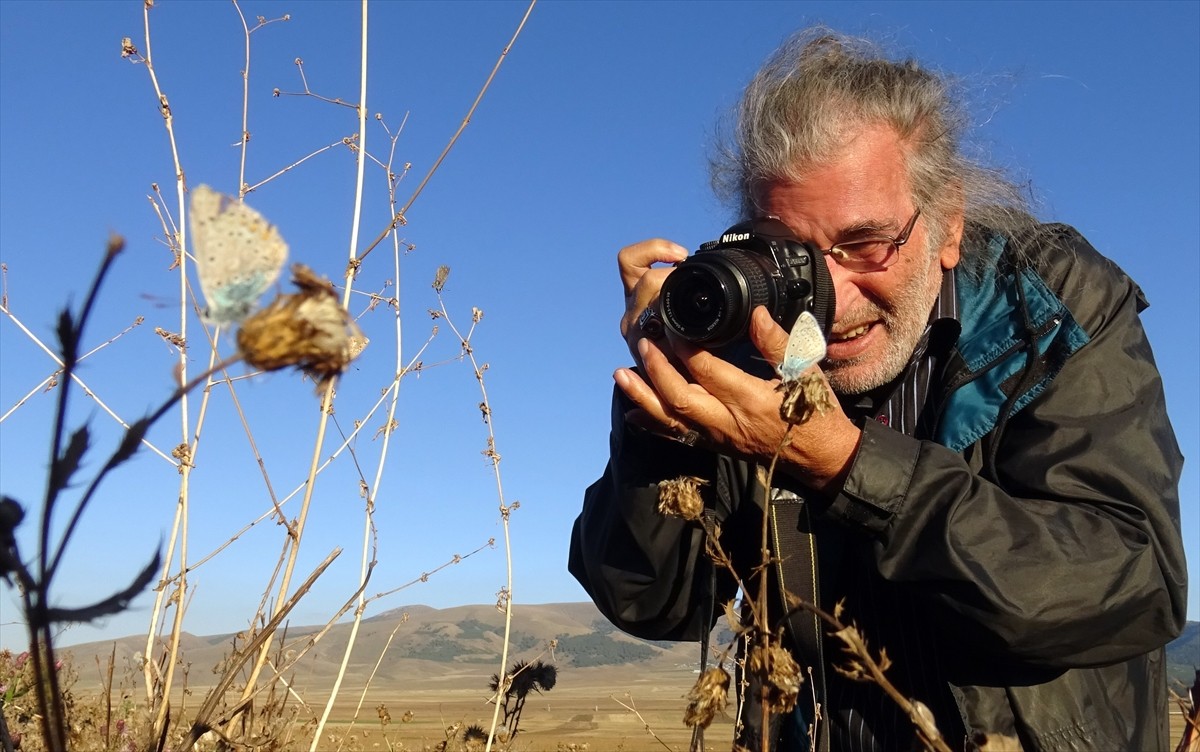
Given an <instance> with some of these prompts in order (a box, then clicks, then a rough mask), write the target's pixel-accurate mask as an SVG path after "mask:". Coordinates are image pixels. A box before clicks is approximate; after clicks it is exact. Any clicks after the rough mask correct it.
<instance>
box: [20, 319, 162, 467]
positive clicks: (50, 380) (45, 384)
mask: <svg viewBox="0 0 1200 752" xmlns="http://www.w3.org/2000/svg"><path fill="white" fill-rule="evenodd" d="M0 313H4V314H5V315H7V316H8V317H9V318H10V319H11V320H12V322H13V323H14V324H16V325H17V327H18V328H20V329H21V331H22V332H24V333H25V334H27V335H29V336H30V337H31V338H32V339H33V340H34V343H35V344H38V345H39V346H41V347H42V349H43V350H44V351H46V352H47V353H48V354H49V355H50V357H51V358H52V359H53V360H54V361H55V363H57V364H58V365H59V369H58V370H56V371H54V372H53V373H51V374H50V375H49V376H47V377H46V378H44V379H42V380H41V382H40V383H38V385H37V386H35V387H34V388H33V389H30V390H29V391H28V392H27V393H26V394H25V396H23V397H21V398H20V399H18V400H17V401H16V403H14V404H13V406H12V407H10V408H9V409H8V411H7V412H6V413H4V414H3V415H0V423H3V422H4V421H5V420H6V419H7V418H8V416H10V415H12V414H13V413H15V412H16V411H17V409H18V408H20V407H21V406H22V405H24V404H25V403H26V402H27V401H29V399H30V398H31V397H33V395H35V394H37V393H38V392H41V391H48V390H49V389H52V388H54V387H55V386H57V385H58V377H59V376H61V375H62V363H61V362H59V360H58V356H57V355H55V354H54V352H53V351H52V350H48V349H47V348H46V347H45V346H44V345H42V343H41V342H40V341H38V339H37V337H36V336H34V335H33V334H32V333H31V332H29V330H28V329H26V328H25V326H24V325H23V324H22V323H21V322H20V321H19V320H18V319H17V317H16V316H14V315H13V314H12V312H11V311H10V310H9V308H8V306H7V305H0ZM143 321H144V319H143V318H142V317H141V316H138V317H137V319H135V320H134V322H133V323H132V324H130V325H129V326H127V327H125V328H124V329H122V330H121V331H120V332H118V333H117V334H115V335H113V336H112V337H109V338H108V339H107V340H105V341H104V342H101V343H100V344H99V345H96V346H95V347H93V348H92V349H91V350H89V351H87V352H86V353H84V354H83V355H80V356H79V361H78V362H80V363H82V362H83V361H85V360H87V359H88V358H89V357H91V356H92V355H94V354H96V353H97V352H99V351H101V350H103V349H104V348H106V347H108V346H109V345H111V344H112V343H114V342H116V341H117V340H119V339H120V338H121V337H124V336H125V335H126V334H129V333H130V332H131V331H133V330H134V329H135V328H136V327H138V326H141V324H142V322H143ZM75 383H76V384H79V386H80V387H82V388H83V391H84V393H85V394H87V395H88V396H89V397H91V398H92V399H95V400H96V402H97V403H98V404H99V405H100V407H101V408H102V409H105V410H107V409H108V408H107V407H106V406H105V405H104V403H103V402H101V401H100V400H99V399H97V398H96V396H95V395H94V394H92V392H91V390H90V389H88V387H87V385H86V384H84V383H83V380H82V379H80V378H79V376H78V375H76V376H75ZM109 414H110V415H111V414H112V413H111V411H109ZM113 417H116V416H115V415H114V416H113ZM117 422H118V423H121V427H122V428H126V429H127V428H129V426H127V425H125V423H124V422H123V421H121V420H120V419H119V418H118V419H117ZM145 444H146V446H148V447H150V448H151V449H153V450H155V451H157V447H155V446H154V445H153V444H151V443H150V442H148V441H147V442H145ZM160 454H161V453H160ZM162 456H163V457H164V458H165V459H169V458H167V457H166V455H162Z"/></svg>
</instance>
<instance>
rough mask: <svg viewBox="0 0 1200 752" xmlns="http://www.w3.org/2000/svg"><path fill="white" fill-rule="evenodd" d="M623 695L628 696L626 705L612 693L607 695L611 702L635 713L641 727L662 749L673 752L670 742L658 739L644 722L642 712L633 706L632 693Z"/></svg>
mask: <svg viewBox="0 0 1200 752" xmlns="http://www.w3.org/2000/svg"><path fill="white" fill-rule="evenodd" d="M625 696H626V697H628V698H629V704H628V705H626V704H625V703H623V702H621V701H620V700H618V699H617V698H616V697H613V696H612V695H609V696H608V699H610V700H612V701H613V702H615V703H616V704H618V705H620V706H621V707H623V708H625V709H626V710H628V711H629V712H631V713H633V714H634V715H636V716H637V719H638V720H639V721H641V722H642V728H644V729H645V730H646V733H647V734H649V735H650V736H652V737H654V741H656V742H658V743H659V744H661V745H662V746H663V748H664V749H667V750H670V751H671V752H675V750H674V749H672V748H671V745H670V744H667V743H666V742H664V741H663V740H662V739H660V738H659V736H658V734H656V733H654V729H652V728H650V724H649V723H647V722H646V719H645V718H643V717H642V714H641V713H639V712H638V709H637V706H635V705H634V704H633V695H630V694H626V695H625Z"/></svg>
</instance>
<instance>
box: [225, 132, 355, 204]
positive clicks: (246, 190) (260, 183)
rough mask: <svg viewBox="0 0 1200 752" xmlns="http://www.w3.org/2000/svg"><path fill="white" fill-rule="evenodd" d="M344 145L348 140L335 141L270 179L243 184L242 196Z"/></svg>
mask: <svg viewBox="0 0 1200 752" xmlns="http://www.w3.org/2000/svg"><path fill="white" fill-rule="evenodd" d="M344 143H346V139H344V138H339V139H338V140H337V141H334V142H333V143H331V144H328V145H326V146H322V147H321V148H320V149H317V150H316V151H314V152H312V153H310V154H308V155H306V156H303V157H300V158H299V159H297V160H296V161H295V162H292V163H291V164H290V165H288V166H287V167H284V168H283V169H281V170H278V171H276V172H275V174H273V175H270V176H268V177H265V178H263V179H262V180H260V181H258V182H257V183H255V184H254V185H246V184H245V183H243V184H242V189H241V190H242V194H243V195H245V194H247V193H253V192H254V191H256V190H258V189H259V188H262V187H263V186H264V185H266V184H267V183H269V182H271V181H272V180H274V179H275V178H277V177H279V176H280V175H283V174H285V173H288V172H291V171H292V170H294V169H296V168H297V167H299V166H300V165H302V164H304V163H305V162H307V161H308V160H310V159H312V158H313V157H315V156H317V155H318V154H321V153H323V152H327V151H329V150H330V149H332V148H333V147H335V146H341V145H342V144H344Z"/></svg>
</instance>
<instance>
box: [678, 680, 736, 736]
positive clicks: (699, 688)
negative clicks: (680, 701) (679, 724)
mask: <svg viewBox="0 0 1200 752" xmlns="http://www.w3.org/2000/svg"><path fill="white" fill-rule="evenodd" d="M728 693H729V672H728V671H726V670H725V669H723V668H721V667H720V666H715V667H713V668H710V669H708V670H707V671H705V672H704V673H703V674H701V675H700V678H699V679H697V680H696V684H695V686H693V687H692V690H691V691H690V692H688V705H687V708H686V709H685V710H684V711H683V723H684V725H687V726H693V727H695V726H699V727H700V728H708V726H709V724H711V723H712V722H713V719H714V718H716V717H717V714H718V713H720V712H722V711H724V710H725V706H726V705H728V704H729V696H728Z"/></svg>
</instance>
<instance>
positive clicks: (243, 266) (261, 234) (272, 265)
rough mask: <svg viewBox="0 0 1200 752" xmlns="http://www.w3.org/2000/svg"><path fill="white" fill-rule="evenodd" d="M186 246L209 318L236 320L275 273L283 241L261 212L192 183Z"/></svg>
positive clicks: (225, 321) (282, 254) (280, 264)
mask: <svg viewBox="0 0 1200 752" xmlns="http://www.w3.org/2000/svg"><path fill="white" fill-rule="evenodd" d="M191 193H192V210H191V228H192V249H193V251H194V255H195V258H196V270H197V274H198V275H199V277H200V289H201V290H202V291H203V292H204V301H205V302H206V303H207V304H208V307H207V308H206V309H205V312H204V315H205V318H207V319H208V320H209V321H211V322H212V323H214V324H230V323H235V322H237V321H241V320H242V319H243V318H245V317H246V316H247V315H248V314H249V313H250V311H252V310H253V309H254V305H255V303H256V302H257V301H258V299H259V297H261V296H262V294H263V293H264V292H266V290H267V288H268V287H270V286H271V285H272V284H274V282H275V280H276V279H278V278H279V272H280V270H281V269H282V268H283V264H284V262H285V261H287V252H288V247H287V243H285V242H284V240H283V237H282V236H281V235H280V234H279V230H278V229H277V228H276V227H275V226H274V225H272V224H271V223H270V222H268V221H267V220H266V219H265V218H264V217H263V216H262V215H261V214H259V213H258V212H256V211H254V210H253V209H251V208H250V207H249V206H246V205H245V204H243V203H241V202H240V201H236V200H234V199H232V198H230V197H229V196H226V195H224V194H222V193H218V192H217V191H214V190H213V189H212V188H209V187H208V186H207V185H200V186H197V187H195V188H193V189H192V192H191Z"/></svg>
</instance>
